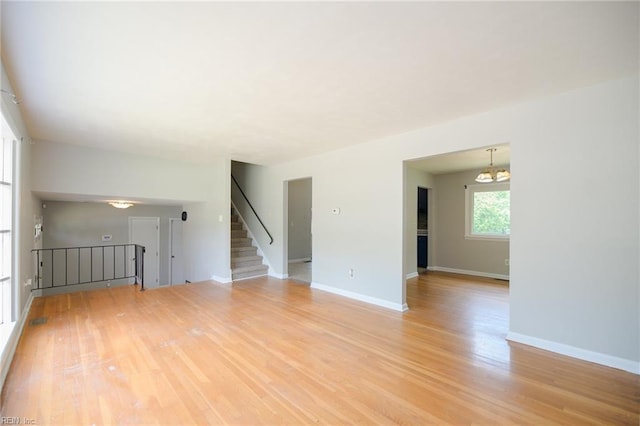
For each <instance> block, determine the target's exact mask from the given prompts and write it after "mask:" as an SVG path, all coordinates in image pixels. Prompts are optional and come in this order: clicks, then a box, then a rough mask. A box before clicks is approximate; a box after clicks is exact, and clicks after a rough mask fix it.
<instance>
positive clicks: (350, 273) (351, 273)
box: [349, 268, 353, 278]
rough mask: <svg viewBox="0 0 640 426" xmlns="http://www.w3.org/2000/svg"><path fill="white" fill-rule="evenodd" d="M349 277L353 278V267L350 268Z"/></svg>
mask: <svg viewBox="0 0 640 426" xmlns="http://www.w3.org/2000/svg"><path fill="white" fill-rule="evenodd" d="M349 278H353V268H350V269H349Z"/></svg>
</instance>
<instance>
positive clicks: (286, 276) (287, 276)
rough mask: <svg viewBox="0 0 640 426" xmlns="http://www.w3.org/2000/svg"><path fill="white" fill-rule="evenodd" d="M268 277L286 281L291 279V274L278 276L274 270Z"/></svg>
mask: <svg viewBox="0 0 640 426" xmlns="http://www.w3.org/2000/svg"><path fill="white" fill-rule="evenodd" d="M268 275H269V276H270V277H273V278H277V279H279V280H286V279H287V278H289V274H278V273H277V272H274V271H272V270H269V273H268Z"/></svg>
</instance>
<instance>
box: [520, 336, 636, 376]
mask: <svg viewBox="0 0 640 426" xmlns="http://www.w3.org/2000/svg"><path fill="white" fill-rule="evenodd" d="M507 340H509V341H511V342H516V343H522V344H524V345H529V346H533V347H536V348H539V349H544V350H547V351H551V352H555V353H557V354H561V355H566V356H570V357H572V358H577V359H581V360H584V361H589V362H594V363H596V364H600V365H604V366H607V367H613V368H618V369H620V370H624V371H628V372H629V373H633V374H638V375H640V362H638V361H632V360H630V359H624V358H619V357H616V356H613V355H607V354H603V353H600V352H593V351H589V350H587V349H581V348H576V347H575V346H570V345H565V344H563V343H557V342H552V341H550V340H545V339H540V338H537V337H532V336H527V335H525V334H520V333H514V332H512V331H510V332H509V333H507Z"/></svg>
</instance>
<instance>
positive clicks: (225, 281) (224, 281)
mask: <svg viewBox="0 0 640 426" xmlns="http://www.w3.org/2000/svg"><path fill="white" fill-rule="evenodd" d="M211 279H212V280H213V281H217V282H219V283H221V284H230V283H231V282H232V280H231V277H219V276H217V275H212V276H211Z"/></svg>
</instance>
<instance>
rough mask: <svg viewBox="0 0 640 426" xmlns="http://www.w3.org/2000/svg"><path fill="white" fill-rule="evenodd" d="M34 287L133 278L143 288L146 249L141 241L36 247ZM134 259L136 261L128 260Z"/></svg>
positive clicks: (36, 288) (43, 287) (55, 286)
mask: <svg viewBox="0 0 640 426" xmlns="http://www.w3.org/2000/svg"><path fill="white" fill-rule="evenodd" d="M31 252H32V253H33V260H34V262H35V268H36V272H35V284H34V286H33V287H32V289H31V290H32V291H33V290H44V289H49V288H59V287H68V286H74V285H80V284H91V283H97V282H104V281H107V282H111V281H115V280H123V279H129V278H134V279H135V281H134V284H141V287H140V291H144V252H145V248H144V247H143V246H141V245H138V244H114V245H105V246H85V247H65V248H49V249H33V250H31ZM131 256H133V257H131ZM129 260H131V261H133V265H131V264H130V263H129Z"/></svg>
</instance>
